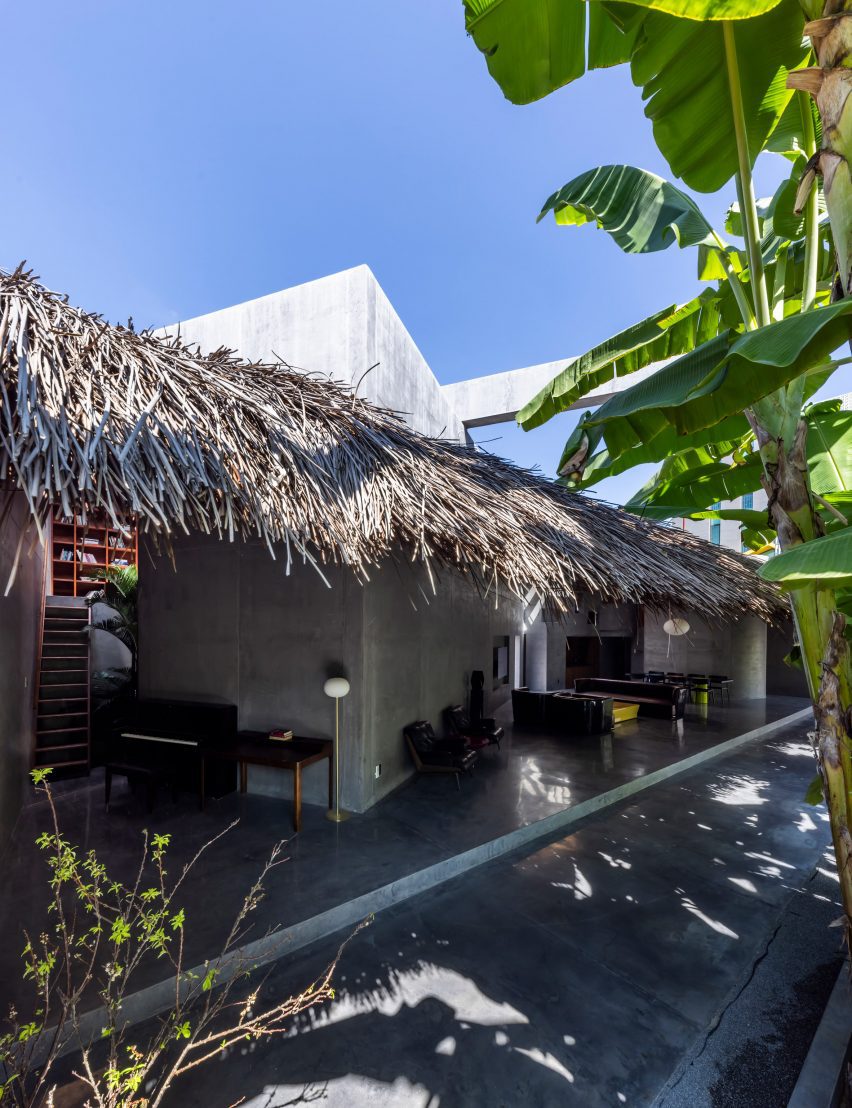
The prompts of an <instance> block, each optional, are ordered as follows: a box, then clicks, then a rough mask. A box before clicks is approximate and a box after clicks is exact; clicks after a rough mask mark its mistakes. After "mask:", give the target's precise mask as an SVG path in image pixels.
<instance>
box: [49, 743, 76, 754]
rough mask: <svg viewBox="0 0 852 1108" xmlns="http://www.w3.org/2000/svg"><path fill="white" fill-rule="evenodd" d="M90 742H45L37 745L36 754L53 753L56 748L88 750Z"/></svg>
mask: <svg viewBox="0 0 852 1108" xmlns="http://www.w3.org/2000/svg"><path fill="white" fill-rule="evenodd" d="M88 749H89V744H88V743H43V744H42V745H41V746H38V747H36V754H48V753H53V751H54V750H88Z"/></svg>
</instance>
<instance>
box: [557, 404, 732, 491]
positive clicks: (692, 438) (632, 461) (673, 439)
mask: <svg viewBox="0 0 852 1108" xmlns="http://www.w3.org/2000/svg"><path fill="white" fill-rule="evenodd" d="M588 434H589V435H595V436H596V437H595V440H594V441H595V442H596V443H597V442H598V441H600V434H601V432H600V428H599V427H590V428H589V429H588ZM713 434H714V436H716V435H718V436H719V438H718V439H717V440H716V442H714V443H713V444H712V449H713V450H714V451H716V450H718V451H719V455H720V456H725V455H728V454H732V453H733V452H734V451H735V450H736V449H737V448H738V447H739V446H740V445H741V443H742V441H743V440H744V438H746V437H747V435H748V434H749V427H748V423H747V421H746V418H745V416H734V417H732V418H731V419H729V420H725V421H724V422H723V423H721V424H719V426H718V427H714V428H713ZM727 435H731V438H730V439H728V438H727V437H726V436H727ZM572 438H573V436H572ZM706 438H707V433H706V432H705V431H702V432H701V433H699V434H695V435H678V434H677V432H676V431H675V430H674V428H668V429H666V430H665V431H663V433H662V434H660V435H657V436H656V438H654V439H652V440H651V441H650V442H642V443H638V444H637V445H636V446H634V447H633V448H632V449H631V450H627V451H625V452H624V453H623V454H619V455H618V457H615V458H614V457H612V456H611V455H610V454H609V452H608V451H606V450H601V451H599V452H598V453H593V454H592V456H591V458H590V459H589V461H588V462H587V463H586V466H585V469H584V472H583V476H582V480H581V481H580V482H579V484H578V485H577V487H579V488H581V489H587V488H590V487H591V486H593V485H596V484H597V483H598V482H599V481H603V480H605V479H606V478H607V477H614V476H616V475H617V474H619V473H624V472H625V471H626V470H628V469H632V468H633V467H634V466H637V465H647V463H648V462H659V461H662V460H663V459H664V458H668V459H673V458H676V457H679V456H682V455H683V454H686V453H689V452H690V451H692V450H696V449H707V448H708V444H707V443H706V442H705V440H706ZM570 441H571V440H570V439H569V443H570ZM593 449H596V447H593ZM567 454H568V444H566V450H565V452H564V453H563V456H562V459H561V461H560V466H559V468H560V469H561V468H562V466H563V464H564V462H565V459H566V456H567ZM708 457H709V450H708Z"/></svg>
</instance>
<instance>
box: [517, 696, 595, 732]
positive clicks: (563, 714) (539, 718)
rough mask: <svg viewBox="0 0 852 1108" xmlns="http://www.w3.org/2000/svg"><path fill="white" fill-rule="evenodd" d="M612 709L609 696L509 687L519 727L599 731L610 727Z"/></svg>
mask: <svg viewBox="0 0 852 1108" xmlns="http://www.w3.org/2000/svg"><path fill="white" fill-rule="evenodd" d="M612 711H613V706H612V699H611V698H609V697H587V696H577V695H575V694H574V693H571V692H567V691H560V692H533V691H532V690H530V689H528V688H519V689H512V714H513V716H514V720H515V724H516V725H518V726H519V727H547V728H550V729H551V730H553V731H556V732H559V733H561V734H567V735H599V734H601V733H603V732H604V731H611V730H612Z"/></svg>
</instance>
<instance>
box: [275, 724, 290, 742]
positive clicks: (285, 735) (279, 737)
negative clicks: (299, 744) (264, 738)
mask: <svg viewBox="0 0 852 1108" xmlns="http://www.w3.org/2000/svg"><path fill="white" fill-rule="evenodd" d="M269 737H270V739H274V740H275V742H279V743H288V742H289V741H290V740H291V739H292V738H293V732H292V731H283V730H282V729H281V728H280V727H276V728H274V729H273V730H272V731H270V732H269Z"/></svg>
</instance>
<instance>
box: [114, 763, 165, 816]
mask: <svg viewBox="0 0 852 1108" xmlns="http://www.w3.org/2000/svg"><path fill="white" fill-rule="evenodd" d="M113 774H115V775H116V776H118V777H126V778H127V780H128V782H129V783H130V784H131V785H132V784H134V783H135V782H136V781H144V783H145V793H146V797H147V806H148V811H149V812H153V810H154V800H155V799H156V796H157V786H158V785H160V784H164V783H165V782H169V783H170V784H171V787H172V799H173V800H176V799H177V778H176V776H175V774H174V773H172V772H170V771H169V770H167V769H162V768H160V769H158V768H156V767H154V766H149V765H142V764H141V763H138V762H107V763H106V764H105V765H104V807H105V808H106V810H107V811H109V798H110V793H111V792H112V778H113Z"/></svg>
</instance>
